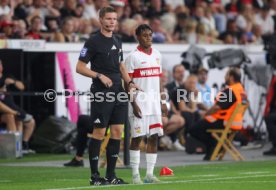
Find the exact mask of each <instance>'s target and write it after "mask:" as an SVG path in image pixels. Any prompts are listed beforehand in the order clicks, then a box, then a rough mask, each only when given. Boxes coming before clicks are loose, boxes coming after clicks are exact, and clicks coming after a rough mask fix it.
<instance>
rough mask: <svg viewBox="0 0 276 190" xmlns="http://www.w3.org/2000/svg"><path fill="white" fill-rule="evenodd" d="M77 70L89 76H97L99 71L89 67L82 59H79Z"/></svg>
mask: <svg viewBox="0 0 276 190" xmlns="http://www.w3.org/2000/svg"><path fill="white" fill-rule="evenodd" d="M76 72H77V73H79V74H81V75H83V76H86V77H89V78H96V77H97V74H98V73H97V72H95V71H92V70H91V69H89V68H88V67H87V64H86V63H85V62H83V61H81V60H78V63H77V67H76Z"/></svg>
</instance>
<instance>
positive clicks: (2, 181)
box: [0, 180, 11, 183]
mask: <svg viewBox="0 0 276 190" xmlns="http://www.w3.org/2000/svg"><path fill="white" fill-rule="evenodd" d="M9 182H11V180H0V183H9Z"/></svg>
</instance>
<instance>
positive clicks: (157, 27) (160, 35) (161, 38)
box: [150, 17, 172, 43]
mask: <svg viewBox="0 0 276 190" xmlns="http://www.w3.org/2000/svg"><path fill="white" fill-rule="evenodd" d="M150 27H151V28H152V30H153V34H152V38H153V43H165V42H172V38H171V37H170V35H169V34H168V33H167V31H165V30H164V28H162V25H161V21H160V19H159V18H158V17H153V18H151V19H150Z"/></svg>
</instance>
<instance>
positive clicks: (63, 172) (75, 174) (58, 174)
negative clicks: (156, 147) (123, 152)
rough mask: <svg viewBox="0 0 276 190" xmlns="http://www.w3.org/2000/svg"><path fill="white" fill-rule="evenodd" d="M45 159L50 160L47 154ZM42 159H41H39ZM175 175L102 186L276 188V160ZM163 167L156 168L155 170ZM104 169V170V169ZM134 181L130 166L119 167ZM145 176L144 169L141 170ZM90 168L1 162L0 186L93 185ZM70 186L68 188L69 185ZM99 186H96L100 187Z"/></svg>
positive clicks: (30, 189)
mask: <svg viewBox="0 0 276 190" xmlns="http://www.w3.org/2000/svg"><path fill="white" fill-rule="evenodd" d="M46 160H49V158H48V157H46ZM40 161H41V160H40ZM172 169H173V170H174V174H175V176H174V177H165V178H164V177H163V178H160V179H161V180H162V182H164V183H162V184H145V185H125V186H111V187H100V189H112V190H119V189H120V190H125V189H131V190H142V189H143V190H149V189H150V190H155V189H157V190H172V189H177V190H182V189H184V190H203V189H204V190H235V189H237V190H247V189H248V190H275V189H276V161H260V162H237V163H230V164H229V163H228V164H226V163H225V164H224V163H220V164H211V163H210V164H208V165H194V166H186V167H172ZM159 170H160V168H156V170H155V171H156V174H158V171H159ZM101 173H104V171H103V170H101ZM117 174H118V176H120V177H122V178H123V179H125V180H126V181H128V182H131V171H130V169H119V170H117ZM141 174H142V176H144V175H145V171H144V170H143V171H142V172H141ZM88 179H89V169H88V168H54V167H14V166H9V167H8V166H0V189H1V190H2V189H3V190H4V189H5V190H17V189H18V190H25V189H26V190H38V189H60V188H61V189H63V188H65V189H67V190H69V189H70V188H72V189H91V188H94V187H90V186H89V185H88ZM68 188H69V189H68ZM98 188H99V187H97V188H96V189H98Z"/></svg>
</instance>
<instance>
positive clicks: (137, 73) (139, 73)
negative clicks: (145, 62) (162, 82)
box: [132, 67, 161, 78]
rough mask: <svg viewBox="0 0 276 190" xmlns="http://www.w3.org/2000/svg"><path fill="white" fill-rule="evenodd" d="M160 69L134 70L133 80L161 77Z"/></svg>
mask: <svg viewBox="0 0 276 190" xmlns="http://www.w3.org/2000/svg"><path fill="white" fill-rule="evenodd" d="M160 75H161V73H160V67H149V68H141V69H134V73H133V74H132V77H133V78H141V77H159V76H160Z"/></svg>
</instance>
